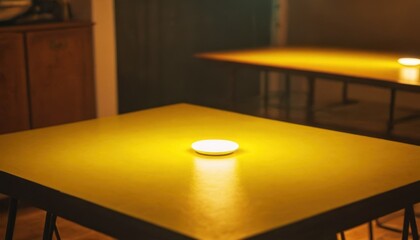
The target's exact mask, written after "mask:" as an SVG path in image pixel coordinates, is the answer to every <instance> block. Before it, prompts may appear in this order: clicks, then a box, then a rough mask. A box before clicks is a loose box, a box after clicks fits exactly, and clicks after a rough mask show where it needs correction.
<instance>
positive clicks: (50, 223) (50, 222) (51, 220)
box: [42, 212, 57, 240]
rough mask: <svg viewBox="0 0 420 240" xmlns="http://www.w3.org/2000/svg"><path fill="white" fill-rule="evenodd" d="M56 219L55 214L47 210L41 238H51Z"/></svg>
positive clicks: (48, 239) (50, 239)
mask: <svg viewBox="0 0 420 240" xmlns="http://www.w3.org/2000/svg"><path fill="white" fill-rule="evenodd" d="M56 219H57V216H56V215H55V214H52V213H50V212H47V214H46V216H45V225H44V235H43V238H42V239H43V240H52V237H53V232H54V228H55V220H56Z"/></svg>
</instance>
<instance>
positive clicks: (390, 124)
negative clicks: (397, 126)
mask: <svg viewBox="0 0 420 240" xmlns="http://www.w3.org/2000/svg"><path fill="white" fill-rule="evenodd" d="M395 95H396V89H395V88H391V96H390V101H389V115H388V127H387V133H391V131H392V130H393V129H394V111H395Z"/></svg>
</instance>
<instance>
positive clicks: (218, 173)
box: [0, 104, 420, 239]
mask: <svg viewBox="0 0 420 240" xmlns="http://www.w3.org/2000/svg"><path fill="white" fill-rule="evenodd" d="M214 138H218V139H220V138H221V139H230V140H233V141H235V142H237V143H238V144H239V145H240V149H239V150H238V151H237V152H235V153H234V154H232V155H227V156H223V157H205V156H201V155H199V154H197V153H195V152H194V151H193V150H192V149H190V146H191V143H193V142H194V141H196V140H200V139H214ZM0 153H1V155H0V156H1V160H0V171H1V172H5V173H9V174H12V175H15V176H18V177H21V178H24V179H27V180H30V181H33V182H36V183H39V184H41V185H44V186H46V187H49V188H52V189H55V190H58V191H60V192H63V193H67V194H69V195H71V196H75V197H78V198H81V199H84V200H86V201H89V202H92V203H95V204H97V205H100V206H103V207H106V208H108V209H111V210H112V211H115V212H119V213H123V214H126V215H129V216H132V217H134V218H136V219H141V220H144V221H147V222H150V223H153V224H155V225H158V226H161V227H163V228H166V229H169V230H172V231H175V232H179V233H182V234H184V235H187V236H190V237H193V238H199V239H242V238H245V237H247V236H251V235H255V234H259V233H262V232H266V231H269V230H271V229H274V228H278V227H282V226H285V225H287V224H290V223H293V222H296V221H300V220H303V219H306V218H309V217H312V216H315V215H317V214H320V213H323V212H326V211H330V210H332V209H334V208H337V207H340V206H344V205H347V204H350V203H353V202H356V201H358V200H361V199H365V198H368V197H370V196H374V195H378V194H380V193H383V192H386V191H389V190H392V189H395V188H399V187H401V186H404V185H407V184H410V183H415V182H418V181H419V180H420V172H419V169H420V148H419V147H418V146H413V145H408V144H402V143H396V142H391V141H385V140H379V139H374V138H368V137H362V136H356V135H351V134H346V133H339V132H334V131H328V130H322V129H317V128H312V127H306V126H299V125H295V124H290V123H284V122H279V121H273V120H267V119H262V118H257V117H252V116H246V115H242V114H237V113H231V112H226V111H221V110H215V109H210V108H205V107H199V106H194V105H188V104H177V105H171V106H167V107H161V108H155V109H150V110H144V111H140V112H135V113H130V114H125V115H120V116H115V117H109V118H103V119H97V120H91V121H85V122H80V123H74V124H67V125H62V126H58V127H50V128H45V129H38V130H31V131H26V132H21V133H15V134H6V135H1V136H0Z"/></svg>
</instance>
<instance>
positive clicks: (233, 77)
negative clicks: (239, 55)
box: [229, 68, 237, 110]
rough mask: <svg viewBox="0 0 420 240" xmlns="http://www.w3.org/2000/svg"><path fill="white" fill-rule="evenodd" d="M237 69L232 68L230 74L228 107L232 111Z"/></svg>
mask: <svg viewBox="0 0 420 240" xmlns="http://www.w3.org/2000/svg"><path fill="white" fill-rule="evenodd" d="M236 75H237V69H236V68H233V69H232V70H231V73H230V78H229V80H230V107H231V109H232V110H234V109H235V102H236V81H237V80H236V78H237V76H236Z"/></svg>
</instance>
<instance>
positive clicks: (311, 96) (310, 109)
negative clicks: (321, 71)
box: [306, 76, 315, 123]
mask: <svg viewBox="0 0 420 240" xmlns="http://www.w3.org/2000/svg"><path fill="white" fill-rule="evenodd" d="M314 100H315V78H314V77H312V76H311V77H308V98H307V101H306V121H307V122H308V123H311V122H313V119H314Z"/></svg>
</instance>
